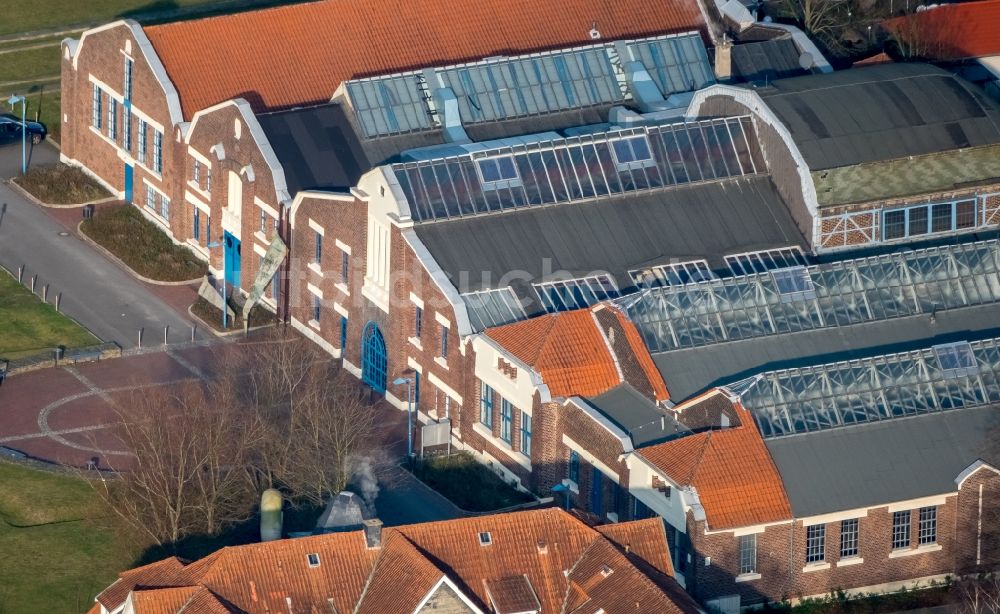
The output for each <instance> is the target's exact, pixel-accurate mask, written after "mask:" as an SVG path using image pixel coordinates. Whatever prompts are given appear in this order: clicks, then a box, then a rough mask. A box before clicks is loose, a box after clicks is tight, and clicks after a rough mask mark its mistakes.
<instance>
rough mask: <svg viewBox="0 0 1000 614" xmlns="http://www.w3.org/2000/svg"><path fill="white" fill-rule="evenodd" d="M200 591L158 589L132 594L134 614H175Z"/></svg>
mask: <svg viewBox="0 0 1000 614" xmlns="http://www.w3.org/2000/svg"><path fill="white" fill-rule="evenodd" d="M199 590H204V589H200V588H199V587H197V586H182V587H178V588H158V589H146V590H136V591H133V592H132V608H133V609H134V611H135V613H136V614H176V612H177V611H178V610H180V609H181V608H182V607H183V606H184V604H186V603H187V602H188V601H189V600H190V599H191V597H193V596H194V594H195V593H197V592H198V591H199Z"/></svg>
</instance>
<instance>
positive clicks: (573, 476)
mask: <svg viewBox="0 0 1000 614" xmlns="http://www.w3.org/2000/svg"><path fill="white" fill-rule="evenodd" d="M569 479H570V481H572V482H575V483H576V484H579V483H580V455H579V454H577V453H576V450H570V451H569Z"/></svg>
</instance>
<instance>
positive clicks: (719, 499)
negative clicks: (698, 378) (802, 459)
mask: <svg viewBox="0 0 1000 614" xmlns="http://www.w3.org/2000/svg"><path fill="white" fill-rule="evenodd" d="M722 394H724V393H723V392H721V391H712V392H709V393H707V394H705V395H703V396H701V397H698V398H696V399H693V400H692V401H691V402H690V403H688V404H686V405H687V406H691V405H695V404H697V403H700V402H704V401H708V400H711V401H712V402H715V401H718V398H713V397H717V395H722ZM732 405H733V409H734V410H735V411H736V412H737V414H738V415H739V416H740V424H739V425H738V426H734V427H730V428H723V429H717V430H709V431H702V432H698V433H693V434H690V435H686V436H683V437H680V438H678V439H672V440H670V441H666V442H663V443H660V444H656V445H653V446H649V447H647V448H642V449H641V450H639V453H640V454H641V455H642V456H643V458H645V459H646V460H648V461H649V462H650V463H652V464H653V465H654V466H655V467H656V468H657V469H659V470H660V471H662V472H663V473H664V474H666V475H667V476H668V477H669V478H670V479H671V480H672V481H673V482H674V483H676V484H679V485H680V486H682V487H686V486H693V487H694V488H695V490H696V492H697V493H698V499H699V501H700V502H701V506H702V508H704V510H705V516H706V519H707V522H708V526H709V527H710V528H712V529H732V528H736V527H745V526H751V525H757V524H764V523H767V522H775V521H779V520H787V519H789V518H791V517H792V511H791V506H790V505H789V503H788V496H787V495H786V493H785V488H784V485H783V484H782V482H781V476H780V475H779V474H778V470H777V468H776V467H775V466H774V462H773V461H772V460H771V455H770V454H769V453H768V451H767V447H766V446H765V445H764V440H763V439H762V438H761V436H760V433H759V432H758V431H757V425H756V423H755V422H754V420H753V417H752V416H751V415H750V412H748V411H747V410H746V409H745V408H744V407H743V406H741V405H740V404H739V403H738V402H736V403H733V404H732ZM677 409H678V410H679V411H680V412H681V416H682V420H683V411H684V406H678V408H677Z"/></svg>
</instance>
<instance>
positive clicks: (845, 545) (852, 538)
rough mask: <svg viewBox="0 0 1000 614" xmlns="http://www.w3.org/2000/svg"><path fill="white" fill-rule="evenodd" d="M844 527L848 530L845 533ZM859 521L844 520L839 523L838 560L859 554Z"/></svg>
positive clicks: (858, 519)
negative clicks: (848, 528)
mask: <svg viewBox="0 0 1000 614" xmlns="http://www.w3.org/2000/svg"><path fill="white" fill-rule="evenodd" d="M845 527H850V530H848V531H845V530H844V529H845ZM860 537H861V519H860V518H845V519H843V520H841V521H840V558H842V559H846V558H850V557H855V556H858V553H859V552H860V541H861V539H860Z"/></svg>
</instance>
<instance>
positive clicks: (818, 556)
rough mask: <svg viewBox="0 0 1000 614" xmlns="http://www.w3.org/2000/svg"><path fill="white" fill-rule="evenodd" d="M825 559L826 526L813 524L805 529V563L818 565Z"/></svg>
mask: <svg viewBox="0 0 1000 614" xmlns="http://www.w3.org/2000/svg"><path fill="white" fill-rule="evenodd" d="M825 559H826V525H825V524H814V525H811V526H808V527H806V563H818V562H820V561H823V560H825Z"/></svg>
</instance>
